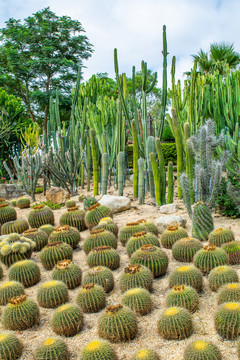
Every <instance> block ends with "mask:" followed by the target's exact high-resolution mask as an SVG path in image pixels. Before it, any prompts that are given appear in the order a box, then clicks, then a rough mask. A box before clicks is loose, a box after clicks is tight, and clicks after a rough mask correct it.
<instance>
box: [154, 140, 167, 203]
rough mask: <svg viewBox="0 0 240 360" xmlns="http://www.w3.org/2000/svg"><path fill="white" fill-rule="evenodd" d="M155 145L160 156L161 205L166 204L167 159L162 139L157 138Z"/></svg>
mask: <svg viewBox="0 0 240 360" xmlns="http://www.w3.org/2000/svg"><path fill="white" fill-rule="evenodd" d="M155 146H156V150H157V156H158V166H159V176H160V179H159V181H160V191H161V205H164V204H166V170H165V160H164V156H163V152H162V146H161V143H160V139H159V138H156V140H155Z"/></svg>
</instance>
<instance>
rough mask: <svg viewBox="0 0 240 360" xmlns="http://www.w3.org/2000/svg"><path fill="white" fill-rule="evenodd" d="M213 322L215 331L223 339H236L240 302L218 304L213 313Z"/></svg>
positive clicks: (239, 325)
mask: <svg viewBox="0 0 240 360" xmlns="http://www.w3.org/2000/svg"><path fill="white" fill-rule="evenodd" d="M214 322H215V328H216V331H217V333H218V334H219V335H220V336H221V337H222V338H223V339H226V340H235V339H237V338H238V337H239V335H240V303H239V302H227V303H224V304H220V305H219V306H218V308H217V311H216V313H215V318H214Z"/></svg>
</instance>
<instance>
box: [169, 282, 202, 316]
mask: <svg viewBox="0 0 240 360" xmlns="http://www.w3.org/2000/svg"><path fill="white" fill-rule="evenodd" d="M166 304H167V307H173V306H177V307H183V308H185V309H187V310H189V311H190V312H194V311H196V310H197V309H198V305H199V296H198V293H197V291H196V290H195V289H194V288H192V287H191V286H186V285H175V286H174V287H173V288H172V289H171V290H170V291H169V292H168V294H167V297H166Z"/></svg>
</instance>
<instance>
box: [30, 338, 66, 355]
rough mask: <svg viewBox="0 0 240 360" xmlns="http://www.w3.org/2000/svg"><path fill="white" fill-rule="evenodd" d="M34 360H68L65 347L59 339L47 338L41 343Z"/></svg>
mask: <svg viewBox="0 0 240 360" xmlns="http://www.w3.org/2000/svg"><path fill="white" fill-rule="evenodd" d="M35 359H36V360H59V359H61V360H69V359H70V353H69V350H68V347H67V345H66V344H65V342H63V341H62V340H61V339H55V338H48V339H46V340H44V341H43V342H42V344H41V345H40V346H38V348H37V349H36V352H35Z"/></svg>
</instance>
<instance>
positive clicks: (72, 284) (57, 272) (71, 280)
mask: <svg viewBox="0 0 240 360" xmlns="http://www.w3.org/2000/svg"><path fill="white" fill-rule="evenodd" d="M52 279H53V280H57V281H62V282H64V284H66V285H67V287H68V288H69V289H75V288H76V287H77V286H79V285H80V284H81V279H82V270H81V269H80V267H79V266H78V265H76V264H73V263H72V262H71V260H62V261H59V262H58V263H57V265H56V266H55V268H54V270H53V273H52Z"/></svg>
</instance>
